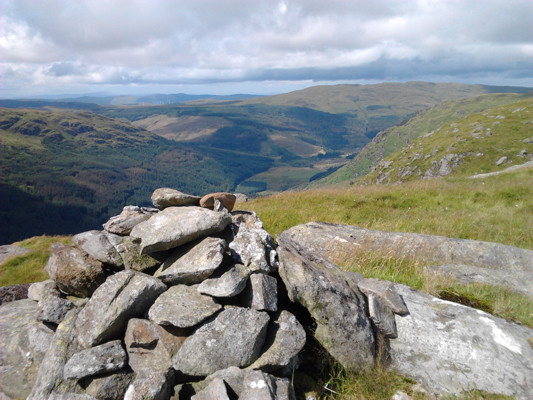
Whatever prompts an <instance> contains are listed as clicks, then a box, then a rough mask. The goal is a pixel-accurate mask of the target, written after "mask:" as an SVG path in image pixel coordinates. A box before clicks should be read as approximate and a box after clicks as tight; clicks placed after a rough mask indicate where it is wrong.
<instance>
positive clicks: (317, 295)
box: [278, 233, 375, 371]
mask: <svg viewBox="0 0 533 400" xmlns="http://www.w3.org/2000/svg"><path fill="white" fill-rule="evenodd" d="M278 242H279V244H280V247H278V253H279V255H280V270H279V272H280V276H281V279H282V280H283V282H284V283H285V286H286V288H287V292H288V295H289V299H290V300H291V301H293V302H297V303H300V304H302V305H303V306H304V307H305V308H307V310H308V311H309V313H310V314H311V316H312V317H313V319H314V320H315V321H316V323H317V328H316V331H315V337H316V339H317V340H318V341H319V343H321V344H322V346H324V348H325V349H326V350H327V351H328V352H329V353H330V354H331V355H332V356H333V357H334V358H335V359H336V360H337V361H339V362H340V363H341V364H342V365H343V366H344V367H345V368H347V369H349V370H354V371H357V370H361V369H367V368H370V367H371V366H373V365H374V347H375V343H374V334H373V331H372V326H371V323H370V321H369V319H368V318H367V316H366V314H365V307H366V305H365V303H364V299H363V297H362V294H360V293H359V294H358V293H356V291H355V290H356V289H355V290H354V288H351V287H350V286H349V284H348V283H347V282H346V280H345V279H344V277H343V273H342V271H341V270H340V269H339V268H338V267H336V266H335V265H332V264H330V263H327V262H325V261H324V260H322V259H320V258H319V257H317V256H316V254H312V253H310V252H309V250H310V249H309V248H307V249H306V250H305V251H304V250H303V249H301V248H298V247H297V246H298V245H297V243H295V242H293V241H292V240H291V238H290V237H288V235H286V234H285V233H283V234H282V235H281V236H280V237H279V238H278Z"/></svg>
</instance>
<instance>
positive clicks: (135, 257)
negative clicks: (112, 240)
mask: <svg viewBox="0 0 533 400" xmlns="http://www.w3.org/2000/svg"><path fill="white" fill-rule="evenodd" d="M117 252H118V253H119V254H120V257H121V258H122V260H123V262H124V268H126V269H131V270H133V271H139V272H143V271H146V270H149V269H151V268H155V267H157V266H159V265H160V264H161V261H159V259H158V258H155V257H152V256H151V255H149V254H141V241H140V240H139V239H133V238H131V237H129V236H126V237H124V238H123V239H122V241H121V242H120V243H119V244H118V245H117Z"/></svg>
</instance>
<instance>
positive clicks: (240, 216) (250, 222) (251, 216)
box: [231, 210, 263, 229]
mask: <svg viewBox="0 0 533 400" xmlns="http://www.w3.org/2000/svg"><path fill="white" fill-rule="evenodd" d="M231 223H232V224H234V225H237V226H241V225H244V226H246V227H247V228H250V229H263V222H262V221H261V220H260V219H259V217H258V216H257V213H256V212H255V211H247V210H238V211H233V212H232V213H231Z"/></svg>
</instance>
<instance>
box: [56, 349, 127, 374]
mask: <svg viewBox="0 0 533 400" xmlns="http://www.w3.org/2000/svg"><path fill="white" fill-rule="evenodd" d="M126 360H127V355H126V351H125V350H124V348H123V347H122V342H121V341H120V340H114V341H112V342H108V343H104V344H101V345H100V346H96V347H91V348H89V349H85V350H82V351H80V352H78V353H76V354H74V355H73V356H72V357H71V358H70V359H69V360H68V361H67V363H66V364H65V367H64V368H63V376H64V377H65V378H66V379H81V378H85V377H87V376H91V375H98V374H103V373H106V372H115V371H118V370H119V369H121V368H123V367H124V366H125V365H126Z"/></svg>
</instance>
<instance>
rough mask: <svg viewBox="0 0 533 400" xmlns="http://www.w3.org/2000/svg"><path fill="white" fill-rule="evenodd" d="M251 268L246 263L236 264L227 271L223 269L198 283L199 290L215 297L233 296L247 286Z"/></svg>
mask: <svg viewBox="0 0 533 400" xmlns="http://www.w3.org/2000/svg"><path fill="white" fill-rule="evenodd" d="M250 272H251V271H250V270H249V269H248V268H246V267H245V266H244V265H240V264H237V265H234V266H232V267H231V268H230V269H229V270H227V271H221V272H220V274H215V275H214V276H213V277H212V278H209V279H206V280H205V281H203V282H202V283H200V285H198V291H199V292H200V293H203V294H207V295H209V296H214V297H233V296H236V295H238V294H239V293H241V292H242V291H243V290H244V288H245V287H246V281H247V280H248V276H250Z"/></svg>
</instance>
